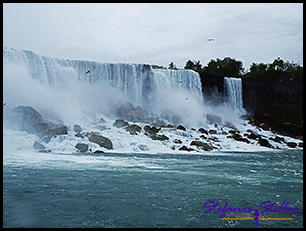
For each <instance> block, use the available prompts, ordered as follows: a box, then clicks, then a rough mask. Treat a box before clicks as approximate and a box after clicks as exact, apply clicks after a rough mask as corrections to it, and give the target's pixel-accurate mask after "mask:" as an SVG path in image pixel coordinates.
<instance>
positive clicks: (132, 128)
mask: <svg viewBox="0 0 306 231" xmlns="http://www.w3.org/2000/svg"><path fill="white" fill-rule="evenodd" d="M125 130H126V131H127V132H130V134H131V135H137V132H140V131H141V127H140V126H138V125H137V124H131V125H128V126H127V127H125Z"/></svg>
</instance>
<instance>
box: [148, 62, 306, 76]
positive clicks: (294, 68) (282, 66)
mask: <svg viewBox="0 0 306 231" xmlns="http://www.w3.org/2000/svg"><path fill="white" fill-rule="evenodd" d="M152 68H156V69H166V68H165V67H163V66H157V65H152ZM168 69H174V70H175V69H178V68H177V67H176V65H175V64H174V63H173V62H171V63H170V64H169V66H168ZM184 69H190V70H194V71H196V72H198V73H204V74H205V73H207V74H212V75H223V76H230V77H243V76H247V75H249V74H254V73H257V74H259V73H272V74H273V73H302V72H303V67H301V66H300V65H299V64H298V63H294V62H291V63H290V62H288V61H287V62H285V61H284V60H282V59H281V58H280V57H278V58H276V59H275V60H274V61H273V62H272V63H267V64H265V63H254V62H253V63H252V64H251V66H250V69H249V71H246V70H245V68H244V67H243V64H242V61H240V60H238V61H237V60H236V59H234V58H231V57H225V58H224V59H219V58H217V59H216V60H213V59H211V60H210V61H209V62H208V63H207V65H206V66H203V65H202V64H201V62H200V60H198V61H195V60H193V61H192V60H188V61H187V62H186V64H185V67H184Z"/></svg>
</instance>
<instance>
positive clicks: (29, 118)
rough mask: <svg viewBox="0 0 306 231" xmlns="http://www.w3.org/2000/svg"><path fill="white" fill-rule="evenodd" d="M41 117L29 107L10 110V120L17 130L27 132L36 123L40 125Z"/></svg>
mask: <svg viewBox="0 0 306 231" xmlns="http://www.w3.org/2000/svg"><path fill="white" fill-rule="evenodd" d="M41 119H42V115H41V114H40V113H39V112H38V111H36V110H35V109H34V108H33V107H30V106H18V107H16V108H14V109H12V110H11V120H12V122H13V123H14V124H15V125H16V128H17V129H20V130H21V131H27V129H28V128H29V127H30V126H31V125H33V124H36V123H40V122H42V121H41Z"/></svg>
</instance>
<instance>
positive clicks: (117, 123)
mask: <svg viewBox="0 0 306 231" xmlns="http://www.w3.org/2000/svg"><path fill="white" fill-rule="evenodd" d="M127 125H129V123H128V122H126V121H124V120H123V119H116V120H115V122H114V123H113V126H114V127H117V128H122V127H124V126H127Z"/></svg>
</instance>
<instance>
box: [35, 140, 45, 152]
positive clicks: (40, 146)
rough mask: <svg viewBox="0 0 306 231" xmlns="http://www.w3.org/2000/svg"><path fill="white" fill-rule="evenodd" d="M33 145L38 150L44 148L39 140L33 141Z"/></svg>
mask: <svg viewBox="0 0 306 231" xmlns="http://www.w3.org/2000/svg"><path fill="white" fill-rule="evenodd" d="M33 147H34V148H35V149H40V150H41V149H45V148H46V147H45V146H44V145H42V144H41V143H39V142H37V141H35V142H34V144H33Z"/></svg>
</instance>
